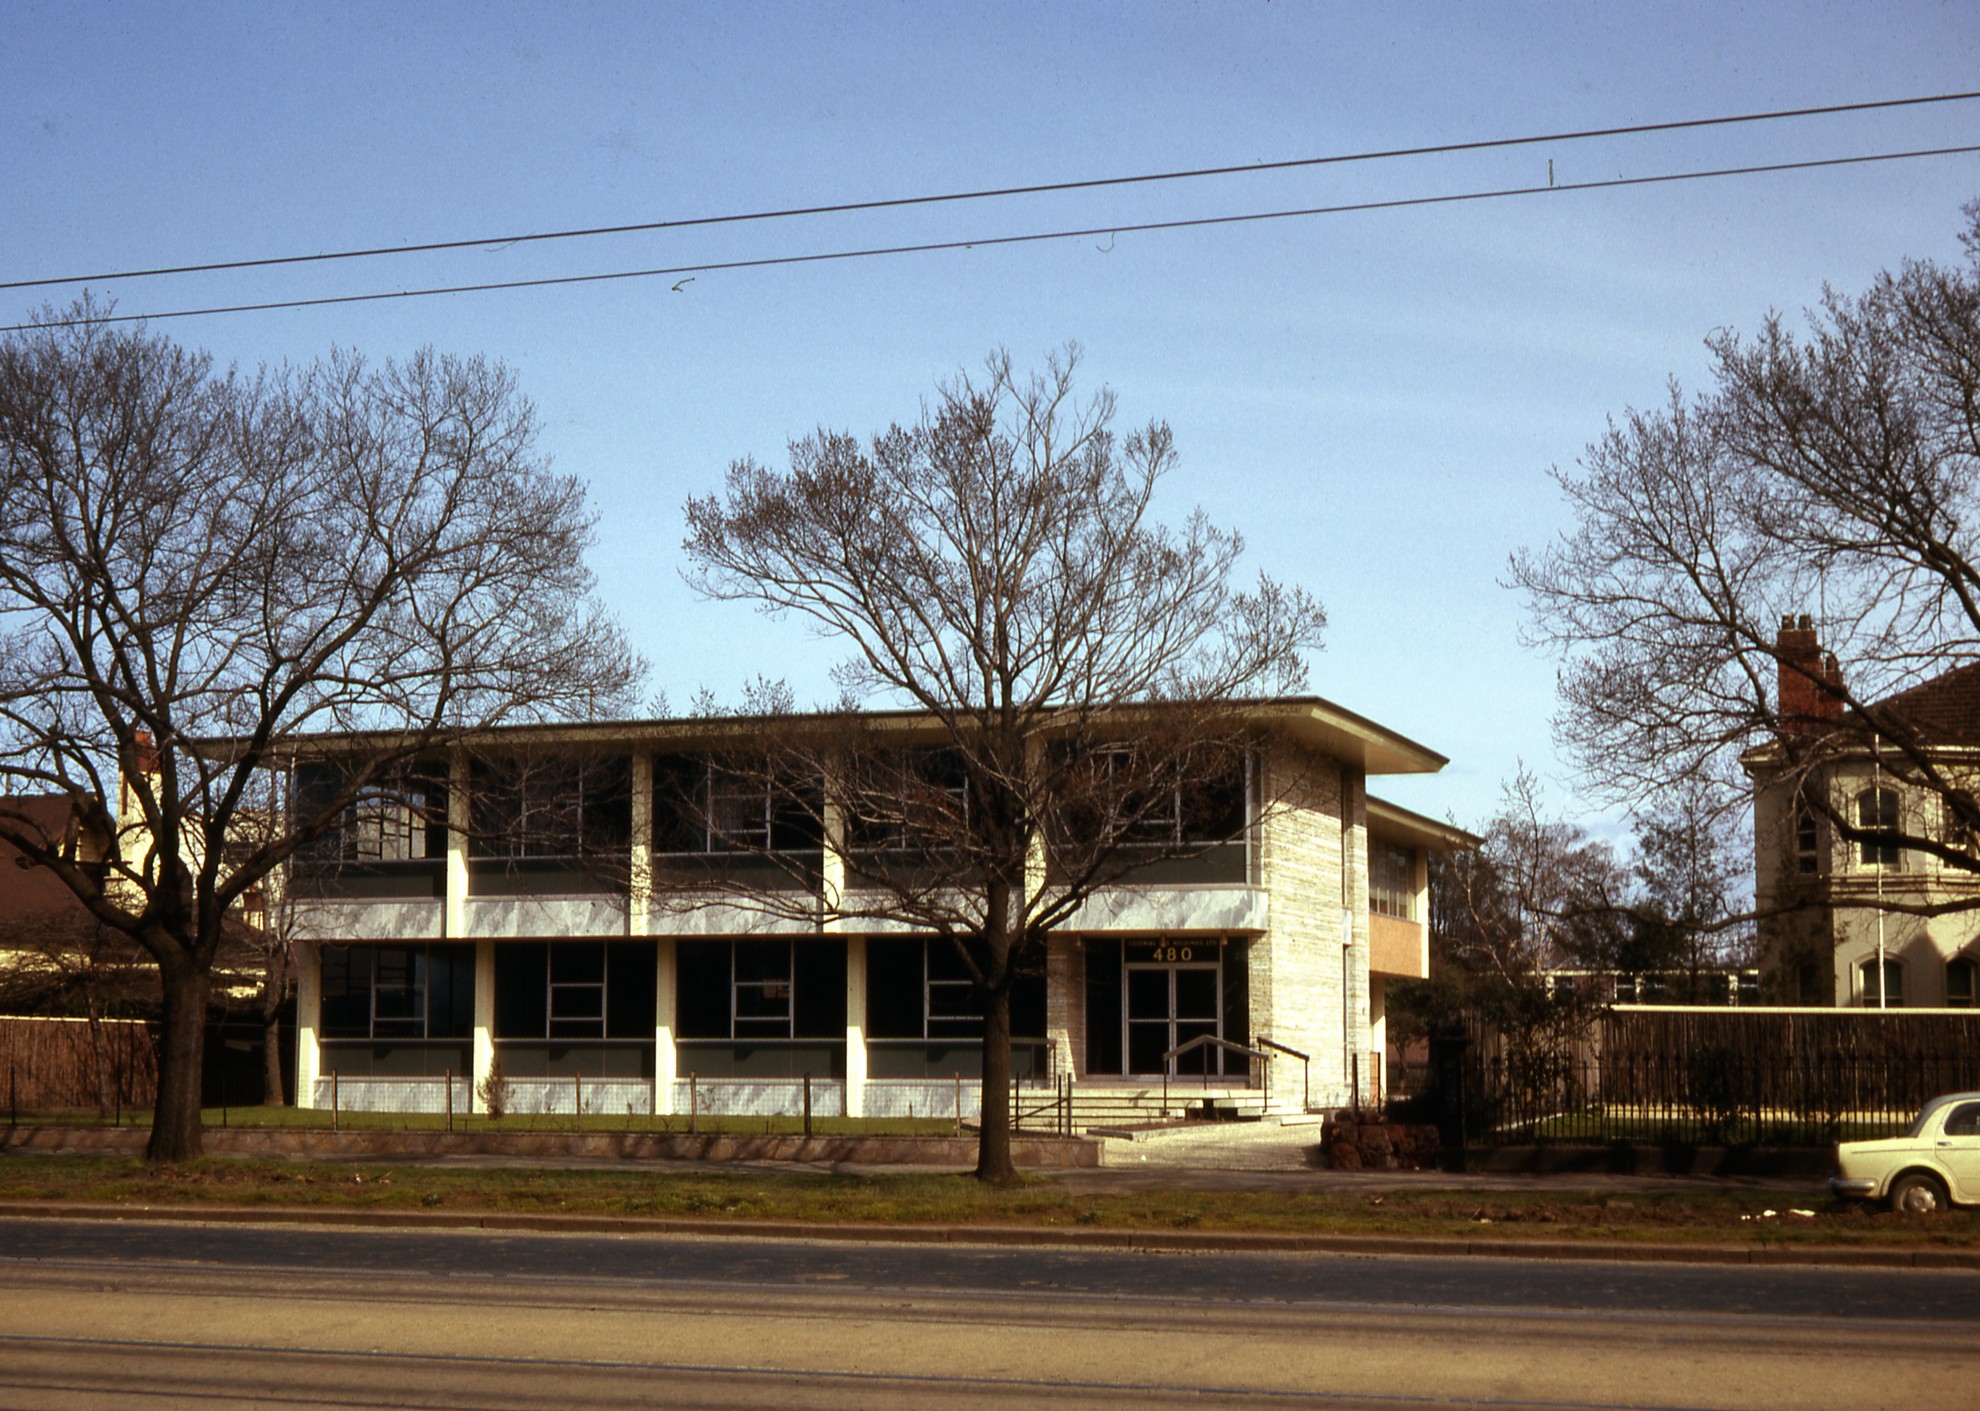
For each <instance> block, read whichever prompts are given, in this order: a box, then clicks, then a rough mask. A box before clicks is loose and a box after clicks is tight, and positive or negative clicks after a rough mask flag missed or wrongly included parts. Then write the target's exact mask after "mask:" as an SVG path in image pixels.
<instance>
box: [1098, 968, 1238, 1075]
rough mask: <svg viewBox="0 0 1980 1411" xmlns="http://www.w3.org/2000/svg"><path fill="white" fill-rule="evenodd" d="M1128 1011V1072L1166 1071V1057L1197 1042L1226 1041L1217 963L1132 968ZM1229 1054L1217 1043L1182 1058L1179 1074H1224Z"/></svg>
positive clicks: (1129, 981) (1178, 1068) (1128, 979)
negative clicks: (1207, 1037) (1205, 1038)
mask: <svg viewBox="0 0 1980 1411" xmlns="http://www.w3.org/2000/svg"><path fill="white" fill-rule="evenodd" d="M1124 998H1125V1003H1124V1004H1123V1006H1122V1008H1123V1010H1124V1011H1125V1013H1124V1016H1123V1023H1124V1024H1125V1026H1126V1029H1127V1033H1126V1035H1125V1038H1126V1047H1127V1060H1128V1061H1127V1071H1128V1072H1130V1073H1162V1072H1166V1071H1167V1070H1168V1060H1167V1059H1166V1058H1165V1057H1164V1056H1163V1055H1165V1054H1167V1053H1169V1052H1170V1051H1172V1050H1174V1049H1176V1048H1178V1047H1180V1046H1181V1045H1183V1044H1186V1043H1188V1042H1189V1041H1190V1040H1191V1039H1195V1038H1200V1037H1202V1036H1203V1035H1206V1034H1208V1035H1210V1036H1211V1037H1213V1038H1217V1037H1221V1034H1220V1033H1219V1030H1220V1027H1221V1024H1220V1016H1221V1015H1222V1013H1223V1004H1222V995H1221V993H1220V984H1219V967H1218V965H1217V964H1216V962H1215V961H1211V962H1209V963H1207V964H1206V963H1202V962H1197V963H1194V964H1190V963H1182V964H1145V963H1134V962H1130V963H1129V964H1128V966H1127V993H1126V995H1125V997H1124ZM1223 1059H1224V1055H1223V1051H1222V1050H1221V1049H1219V1048H1218V1047H1217V1046H1216V1045H1215V1044H1205V1045H1203V1046H1202V1047H1201V1048H1197V1049H1192V1050H1191V1051H1190V1052H1188V1053H1185V1054H1182V1055H1180V1056H1179V1057H1178V1058H1177V1059H1176V1069H1175V1071H1176V1072H1177V1073H1178V1074H1193V1075H1201V1074H1205V1073H1208V1074H1211V1075H1213V1076H1215V1075H1219V1074H1222V1073H1223V1071H1224V1062H1223Z"/></svg>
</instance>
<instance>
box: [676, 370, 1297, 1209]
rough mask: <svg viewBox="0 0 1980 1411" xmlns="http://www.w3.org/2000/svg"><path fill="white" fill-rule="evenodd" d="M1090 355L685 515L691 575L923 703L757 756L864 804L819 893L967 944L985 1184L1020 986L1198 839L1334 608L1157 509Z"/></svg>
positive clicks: (1006, 1090)
mask: <svg viewBox="0 0 1980 1411" xmlns="http://www.w3.org/2000/svg"><path fill="white" fill-rule="evenodd" d="M1077 361H1078V357H1077V350H1075V349H1072V348H1068V349H1066V350H1065V351H1064V352H1063V353H1061V354H1058V355H1056V356H1054V357H1052V358H1051V359H1049V360H1048V362H1047V365H1046V368H1045V370H1044V371H1043V372H1042V373H1039V374H1036V375H1032V376H1030V377H1021V376H1020V375H1018V374H1017V373H1015V372H1014V371H1013V370H1012V367H1011V363H1010V359H1009V358H1008V356H1006V355H1005V354H1003V353H993V354H992V355H991V357H990V359H989V360H988V363H987V366H986V369H985V371H984V373H983V375H982V376H981V377H980V378H974V377H970V376H962V377H959V378H957V379H956V380H954V381H953V382H950V383H947V384H945V385H943V386H942V387H941V389H940V393H939V395H938V397H937V398H936V399H935V401H934V403H933V405H932V406H930V407H928V408H926V409H924V411H923V413H922V415H921V416H920V418H919V419H918V420H917V421H916V422H915V423H914V424H912V425H910V426H899V425H896V426H894V427H891V428H890V429H888V430H887V431H886V432H884V433H882V434H880V435H878V436H875V437H874V438H873V439H872V441H871V442H870V443H869V444H865V445H862V444H861V443H860V442H859V441H857V440H855V439H854V438H853V437H852V436H850V435H847V434H844V433H839V432H825V431H821V432H819V433H817V434H816V435H813V436H810V437H807V438H806V439H804V440H802V441H799V442H796V443H794V444H793V445H792V446H791V448H790V465H789V468H788V469H787V470H782V471H773V470H770V469H767V468H765V467H763V466H761V465H759V464H757V463H756V462H754V461H749V460H744V461H739V462H737V463H736V464H735V465H734V466H732V467H731V469H730V471H729V476H728V482H727V485H726V488H725V490H724V491H723V493H722V494H720V495H718V496H711V497H708V498H706V499H696V500H692V501H690V502H689V503H688V506H687V517H688V526H689V532H688V538H687V550H688V553H689V555H690V557H691V559H692V560H693V563H694V566H695V568H694V573H693V577H692V581H693V582H694V583H695V585H696V586H697V587H698V588H700V589H701V591H703V592H704V593H706V594H708V595H709V596H711V597H715V598H720V599H734V600H741V601H747V602H754V603H757V604H759V605H760V606H761V607H762V608H763V609H764V610H765V611H768V612H770V613H773V614H785V613H791V614H796V615H798V616H799V617H801V618H803V619H806V620H807V621H808V622H809V623H810V625H811V626H812V627H813V628H814V629H816V630H818V631H819V632H821V633H823V634H824V635H827V636H830V637H834V638H837V639H841V640H843V641H844V642H845V643H846V644H847V645H848V646H849V647H850V649H851V655H850V658H849V659H848V660H847V661H846V662H845V664H844V665H843V666H842V667H841V668H840V671H839V675H838V682H839V685H840V687H841V690H842V692H843V694H844V698H845V701H846V703H847V704H848V705H849V706H851V705H866V706H876V705H879V706H885V705H891V706H898V707H905V708H907V710H908V711H910V712H911V713H912V718H911V719H910V720H908V721H905V722H900V721H895V722H889V721H888V720H886V719H884V718H882V719H878V720H873V719H868V720H866V721H865V722H863V723H861V722H860V721H858V720H857V719H856V718H853V717H848V718H847V719H845V720H844V721H841V722H839V724H838V727H837V728H836V731H835V733H836V738H825V739H821V738H819V737H818V736H817V735H816V734H815V733H814V734H811V735H810V736H809V737H808V738H805V739H802V740H800V742H799V743H798V744H797V745H796V746H795V747H793V746H790V745H788V744H780V743H778V742H777V741H776V740H775V739H774V738H766V741H765V744H766V746H767V750H766V757H770V758H777V759H783V760H786V761H789V760H792V759H808V760H810V761H812V762H813V763H811V764H804V765H802V766H801V767H800V768H798V769H797V770H795V771H794V775H802V774H805V773H809V772H810V771H811V769H812V768H813V764H815V766H816V767H817V768H818V769H819V770H820V771H821V772H822V773H823V774H824V775H827V776H829V779H830V787H829V788H827V789H825V790H824V791H823V793H822V794H821V797H822V798H823V799H826V800H835V799H836V800H844V801H845V803H844V807H845V809H846V812H847V813H848V814H850V815H851V817H850V818H849V819H845V818H838V817H835V816H834V815H833V814H832V813H830V812H827V813H826V814H825V816H823V817H821V818H820V820H819V821H820V823H821V825H822V826H823V827H824V828H826V829H827V830H832V831H833V832H834V833H835V842H836V843H837V845H838V846H837V848H836V851H837V853H838V855H840V856H842V857H844V858H846V859H847V863H846V874H847V875H846V877H845V879H844V883H843V886H842V887H839V888H837V889H836V890H835V889H834V888H833V887H831V886H830V885H828V886H827V887H826V888H825V897H826V905H827V907H828V908H829V909H830V911H831V912H832V913H833V914H834V915H836V916H837V917H839V918H841V919H845V920H855V921H856V920H860V919H869V920H886V921H891V922H895V923H905V924H907V925H909V926H912V927H913V928H915V929H916V930H918V931H921V932H922V933H924V934H927V935H930V936H934V937H945V938H948V939H949V940H950V941H952V942H954V943H955V946H956V949H957V950H958V952H959V953H960V954H961V955H962V957H963V960H964V964H965V965H966V966H967V967H968V970H969V973H970V974H971V976H972V978H973V979H974V981H975V983H976V986H977V989H978V992H979V996H980V998H981V1002H982V1006H983V1010H984V1037H983V1088H982V1111H983V1125H982V1138H981V1141H980V1143H979V1148H978V1151H979V1155H978V1166H977V1174H978V1175H979V1176H980V1177H982V1178H983V1179H985V1180H989V1181H998V1182H1002V1181H1008V1180H1010V1179H1012V1178H1013V1176H1014V1171H1013V1167H1012V1164H1011V1155H1010V1108H1009V1094H1010V1084H1009V1077H1010V1050H1011V1028H1010V1020H1011V1005H1010V1000H1011V991H1012V985H1013V982H1014V981H1015V980H1016V978H1017V977H1018V976H1019V975H1020V974H1022V973H1025V972H1027V971H1035V970H1036V969H1037V968H1038V967H1040V966H1041V965H1042V964H1043V960H1044V954H1045V938H1046V936H1047V935H1048V934H1049V933H1050V932H1051V931H1052V930H1053V929H1054V928H1056V927H1058V926H1060V925H1062V924H1064V923H1065V922H1066V921H1067V920H1068V918H1070V917H1071V916H1072V915H1073V914H1074V913H1075V912H1076V911H1077V910H1078V908H1079V907H1080V905H1081V904H1082V903H1083V902H1084V901H1085V900H1086V899H1088V898H1090V897H1091V896H1093V895H1094V894H1095V893H1096V892H1098V891H1100V890H1102V889H1104V888H1105V887H1107V886H1109V885H1111V884H1112V883H1114V882H1116V881H1118V880H1119V879H1120V878H1121V877H1122V876H1123V875H1125V874H1126V873H1128V872H1130V871H1131V870H1132V869H1133V868H1134V867H1135V866H1136V865H1141V864H1145V863H1146V862H1147V861H1148V860H1149V859H1150V858H1151V857H1153V856H1157V855H1164V854H1166V853H1169V852H1172V851H1174V850H1176V849H1178V848H1181V847H1183V846H1185V845H1186V844H1187V843H1188V841H1189V840H1187V839H1185V838H1184V837H1183V833H1182V830H1181V828H1180V825H1179V824H1178V821H1177V819H1176V817H1175V815H1176V811H1177V809H1178V808H1179V807H1180V806H1181V804H1180V803H1179V800H1187V799H1188V798H1189V797H1190V796H1191V791H1192V790H1193V788H1194V786H1195V785H1197V784H1200V783H1202V782H1203V781H1205V780H1207V779H1209V778H1211V777H1213V776H1216V775H1218V774H1220V773H1221V772H1224V771H1227V770H1228V768H1229V765H1230V762H1231V760H1232V758H1233V757H1234V756H1235V755H1236V754H1238V753H1241V751H1242V750H1243V748H1244V747H1245V745H1246V743H1247V736H1246V731H1247V730H1249V729H1251V728H1252V726H1251V725H1250V724H1249V723H1247V717H1246V714H1245V712H1243V711H1242V710H1240V709H1238V708H1237V706H1236V702H1237V700H1238V698H1240V697H1243V696H1246V695H1253V694H1258V693H1263V692H1279V691H1286V690H1291V689H1294V688H1296V687H1297V686H1298V685H1299V684H1300V683H1301V682H1302V681H1303V680H1304V675H1305V663H1304V658H1303V653H1304V652H1305V651H1306V650H1307V649H1309V648H1312V647H1315V646H1317V645H1318V642H1319V636H1320V631H1321V628H1322V626H1323V625H1324V621H1325V619H1324V615H1323V613H1322V612H1321V609H1320V607H1319V605H1318V604H1317V603H1315V602H1314V601H1313V600H1312V599H1311V598H1309V597H1308V596H1307V595H1306V594H1305V593H1304V592H1302V591H1300V590H1298V589H1293V588H1286V587H1282V586H1280V585H1279V584H1277V583H1275V582H1273V581H1271V580H1270V579H1266V578H1261V579H1260V580H1259V581H1258V584H1257V586H1256V587H1255V588H1254V589H1252V590H1250V591H1240V590H1238V589H1237V588H1235V587H1234V586H1233V584H1232V581H1231V580H1232V576H1233V573H1234V570H1235V568H1236V565H1237V562H1238V559H1239V557H1240V553H1241V550H1242V542H1241V541H1240V539H1239V538H1238V536H1237V535H1235V534H1232V533H1227V532H1225V531H1222V530H1219V529H1217V528H1215V527H1213V526H1212V525H1211V524H1210V523H1209V522H1208V520H1206V519H1205V518H1204V517H1203V515H1202V514H1201V513H1200V512H1199V513H1197V514H1194V515H1192V516H1191V517H1190V518H1189V519H1187V520H1186V521H1185V522H1184V524H1183V526H1182V527H1181V529H1180V530H1171V529H1168V528H1165V527H1162V526H1160V525H1159V524H1158V523H1157V522H1156V521H1155V518H1154V511H1153V502H1154V498H1155V494H1156V490H1157V487H1158V486H1159V485H1160V484H1161V482H1162V480H1163V478H1164V476H1165V475H1166V474H1167V473H1168V472H1169V471H1170V470H1171V469H1172V468H1173V466H1174V464H1175V449H1174V444H1173V440H1172V437H1171V435H1170V432H1169V428H1168V427H1167V426H1164V425H1161V424H1159V423H1154V424H1150V425H1148V426H1146V427H1143V428H1141V429H1138V430H1136V431H1134V432H1132V433H1130V434H1129V435H1128V436H1126V437H1125V438H1121V439H1117V438H1116V437H1115V435H1114V434H1113V432H1112V430H1111V426H1110V423H1111V421H1112V418H1113V413H1114V402H1113V398H1112V396H1111V394H1109V393H1108V392H1105V391H1102V392H1099V393H1098V394H1096V395H1094V396H1092V397H1091V398H1088V399H1086V400H1085V401H1080V400H1079V399H1078V398H1077V397H1076V395H1075V388H1074V371H1075V367H1076V365H1077ZM917 746H920V747H921V748H916V747H917ZM787 792H790V793H797V792H799V791H797V790H791V791H787ZM890 837H891V838H897V839H904V840H905V839H912V840H913V841H914V848H915V851H916V852H917V853H918V855H919V861H917V862H913V863H907V862H903V861H902V859H901V857H900V853H899V850H898V849H891V848H890V847H889V846H888V841H887V840H888V839H889V838H890Z"/></svg>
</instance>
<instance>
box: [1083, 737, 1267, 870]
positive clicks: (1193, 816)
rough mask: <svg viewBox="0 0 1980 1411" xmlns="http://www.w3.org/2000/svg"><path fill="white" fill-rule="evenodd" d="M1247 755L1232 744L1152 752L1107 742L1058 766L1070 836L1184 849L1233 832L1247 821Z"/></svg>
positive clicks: (1227, 837)
mask: <svg viewBox="0 0 1980 1411" xmlns="http://www.w3.org/2000/svg"><path fill="white" fill-rule="evenodd" d="M1246 764H1247V761H1246V757H1245V756H1244V754H1243V753H1242V752H1240V751H1238V750H1235V749H1206V750H1203V751H1200V752H1198V753H1197V754H1193V755H1192V754H1183V755H1180V756H1178V757H1175V758H1164V757H1162V756H1161V755H1160V753H1159V752H1158V753H1157V754H1156V756H1155V757H1153V758H1151V757H1149V756H1147V755H1144V754H1143V753H1142V752H1141V751H1140V750H1138V749H1137V748H1136V747H1134V746H1133V745H1110V746H1106V747H1104V748H1101V749H1096V750H1090V751H1088V752H1086V753H1085V754H1084V756H1082V757H1079V758H1077V759H1075V760H1074V761H1073V762H1072V763H1071V764H1069V766H1068V767H1067V768H1066V770H1065V772H1064V774H1063V776H1062V777H1063V780H1064V785H1065V790H1064V792H1065V797H1064V800H1063V808H1064V814H1065V825H1066V828H1067V831H1068V834H1069V836H1070V837H1072V838H1074V839H1077V840H1080V841H1086V842H1097V843H1101V844H1103V845H1112V846H1120V847H1129V848H1148V849H1172V850H1176V851H1182V852H1187V851H1190V850H1192V849H1196V848H1209V847H1214V846H1215V845H1216V844H1218V843H1227V842H1230V841H1231V840H1233V839H1235V838H1237V837H1239V836H1240V835H1241V834H1242V833H1243V832H1244V829H1245V824H1246V821H1247V817H1248V813H1247V803H1248V800H1247V797H1246V796H1247V784H1248V778H1247V773H1248V771H1247V768H1246Z"/></svg>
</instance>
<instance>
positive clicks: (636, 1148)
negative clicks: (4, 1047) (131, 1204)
mask: <svg viewBox="0 0 1980 1411" xmlns="http://www.w3.org/2000/svg"><path fill="white" fill-rule="evenodd" d="M149 1135H150V1133H149V1132H148V1131H147V1130H146V1129H145V1128H142V1127H46V1126H33V1127H29V1126H23V1127H12V1128H6V1129H0V1151H18V1152H59V1153H104V1154H115V1155H132V1156H134V1155H138V1154H140V1153H142V1152H143V1151H144V1146H145V1141H146V1140H147V1138H148V1137H149ZM205 1140H206V1154H207V1155H208V1156H266V1157H286V1156H309V1157H323V1158H332V1159H343V1160H356V1159H362V1158H364V1157H389V1158H399V1159H405V1158H413V1159H418V1158H420V1157H438V1156H494V1157H503V1156H508V1157H517V1158H525V1159H527V1158H534V1157H557V1156H583V1157H599V1158H617V1159H620V1160H628V1161H640V1160H660V1161H789V1162H801V1163H814V1164H824V1165H840V1164H851V1165H871V1166H973V1165H975V1164H976V1138H974V1137H883V1136H836V1137H803V1136H760V1135H750V1134H745V1133H714V1132H702V1133H691V1132H491V1131H475V1132H325V1131H298V1130H296V1129H294V1128H286V1129H284V1128H273V1127H208V1128H207V1129H206V1136H205ZM1100 1148H1101V1144H1100V1143H1099V1142H1097V1141H1089V1140H1086V1139H1083V1138H1079V1137H1024V1136H1020V1137H1013V1138H1012V1139H1011V1155H1012V1157H1013V1159H1015V1160H1016V1162H1017V1164H1018V1165H1019V1166H1031V1167H1068V1166H1098V1165H1099V1164H1100Z"/></svg>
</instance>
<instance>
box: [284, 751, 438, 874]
mask: <svg viewBox="0 0 1980 1411" xmlns="http://www.w3.org/2000/svg"><path fill="white" fill-rule="evenodd" d="M351 778H352V775H351V773H350V772H349V771H348V770H346V769H344V768H343V767H341V766H339V765H337V764H334V763H318V764H299V765H297V766H296V772H295V783H294V788H295V810H296V817H297V819H298V821H299V822H307V821H308V820H309V819H310V818H311V817H312V816H313V815H317V814H320V813H321V811H322V810H324V809H326V808H329V807H331V806H332V805H333V804H334V802H335V801H336V799H337V798H338V797H339V796H340V795H342V794H343V793H345V792H347V791H349V790H350V781H351ZM446 854H447V773H446V765H445V764H444V763H443V762H440V761H432V762H422V763H419V764H414V765H406V766H401V767H398V768H395V769H391V770H388V771H386V772H385V773H383V774H381V775H380V776H379V777H377V778H375V779H372V780H370V781H368V782H367V783H364V784H362V785H359V786H357V788H356V790H355V793H354V795H353V797H352V798H351V800H350V802H349V803H348V804H346V805H345V806H344V808H343V809H342V811H341V813H340V814H339V815H338V818H337V821H336V822H335V823H334V824H332V825H331V827H330V828H329V829H328V830H326V831H325V832H324V833H322V834H320V835H319V836H318V837H316V838H315V839H313V840H312V841H311V842H310V843H309V844H308V845H307V846H306V847H305V848H304V849H303V853H302V861H303V862H304V863H306V864H308V863H316V864H324V863H329V864H375V863H394V862H420V861H424V860H426V859H428V858H440V857H445V856H446Z"/></svg>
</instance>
